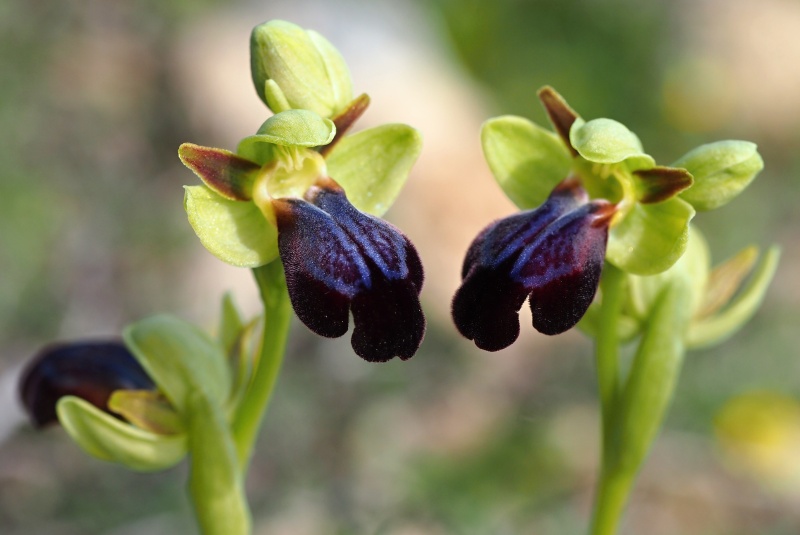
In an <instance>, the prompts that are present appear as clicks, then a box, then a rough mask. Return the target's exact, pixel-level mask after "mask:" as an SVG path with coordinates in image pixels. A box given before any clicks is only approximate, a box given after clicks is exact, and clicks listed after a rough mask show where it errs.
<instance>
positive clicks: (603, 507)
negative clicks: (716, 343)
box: [591, 278, 691, 535]
mask: <svg viewBox="0 0 800 535" xmlns="http://www.w3.org/2000/svg"><path fill="white" fill-rule="evenodd" d="M604 290H605V287H604ZM603 299H604V300H605V299H606V295H605V293H604V294H603ZM690 303H691V283H690V282H689V281H687V280H686V279H682V278H676V279H674V280H673V281H671V282H670V283H668V284H666V285H665V286H664V288H663V289H662V290H661V292H660V294H659V297H658V299H657V300H656V302H655V303H654V304H653V307H652V309H651V311H650V314H649V317H648V320H647V325H646V327H645V330H644V334H643V336H642V339H641V342H640V343H639V347H638V349H637V351H636V355H635V356H634V359H633V364H632V366H631V371H630V374H629V377H628V380H627V381H626V383H625V386H624V389H623V390H622V391H621V392H620V393H618V394H617V396H618V397H617V399H616V400H615V401H614V405H613V406H612V407H611V416H610V417H609V416H608V415H606V414H605V410H606V408H607V407H606V405H605V404H604V405H603V410H604V415H603V416H604V419H603V421H604V423H605V422H609V429H608V435H609V436H607V434H606V428H605V426H604V429H603V431H604V437H603V447H604V451H603V456H602V466H601V470H600V480H599V482H598V490H597V497H596V498H595V509H594V518H593V521H592V531H591V533H592V535H614V534H615V533H616V532H617V526H618V525H619V521H620V518H621V516H622V512H623V510H624V508H625V504H626V502H627V500H628V496H629V495H630V492H631V488H632V486H633V483H634V480H635V477H636V474H637V473H638V471H639V468H640V467H641V465H642V463H643V462H644V460H645V458H646V456H647V453H648V452H649V450H650V446H651V445H652V443H653V441H654V440H655V438H656V435H657V434H658V430H659V429H660V428H661V424H662V422H663V420H664V415H665V413H666V410H667V407H668V406H669V403H670V401H671V400H672V395H673V393H674V390H675V384H676V382H677V378H678V375H679V373H680V369H681V364H682V363H683V355H684V345H683V339H684V336H685V332H686V327H687V325H688V321H689V315H690V314H691V307H690V306H689V305H690ZM605 319H606V318H603V320H605ZM614 326H616V325H614ZM607 335H609V334H608V333H607V332H605V331H603V330H601V331H600V333H598V352H599V350H600V348H601V347H602V344H601V342H600V341H601V340H603V337H604V336H607ZM609 336H610V335H609ZM601 375H602V374H601ZM607 446H608V447H612V446H613V450H610V451H609V450H607V449H606V447H607Z"/></svg>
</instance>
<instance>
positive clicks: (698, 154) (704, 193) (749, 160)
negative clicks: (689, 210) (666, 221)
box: [672, 140, 764, 210]
mask: <svg viewBox="0 0 800 535" xmlns="http://www.w3.org/2000/svg"><path fill="white" fill-rule="evenodd" d="M672 167H683V168H684V169H686V170H687V171H689V172H690V173H691V174H692V176H693V177H694V186H692V187H691V188H689V189H688V190H686V191H684V192H683V193H681V197H682V198H683V199H685V200H686V201H688V202H690V203H691V204H692V206H694V207H695V208H696V209H697V210H713V209H714V208H719V207H720V206H722V205H723V204H726V203H727V202H729V201H730V200H731V199H733V198H734V197H736V196H737V195H739V193H741V192H742V190H744V188H746V187H747V185H748V184H750V182H752V181H753V179H754V178H755V177H756V175H757V174H758V173H759V172H760V171H761V170H762V169H763V168H764V161H763V160H762V159H761V155H760V154H758V147H757V146H756V144H755V143H750V142H748V141H732V140H728V141H718V142H716V143H709V144H707V145H701V146H700V147H697V148H696V149H694V150H692V151H690V152H688V153H687V154H686V155H684V156H682V157H681V158H680V159H679V160H678V161H676V162H675V163H674V164H672Z"/></svg>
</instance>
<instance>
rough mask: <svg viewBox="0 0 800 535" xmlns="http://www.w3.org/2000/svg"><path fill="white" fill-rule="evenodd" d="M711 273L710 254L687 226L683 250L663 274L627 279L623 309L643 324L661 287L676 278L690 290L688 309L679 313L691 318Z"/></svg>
mask: <svg viewBox="0 0 800 535" xmlns="http://www.w3.org/2000/svg"><path fill="white" fill-rule="evenodd" d="M710 271H711V253H710V251H709V249H708V244H707V243H706V240H705V238H704V237H703V235H702V234H701V233H700V231H699V230H697V229H696V228H695V227H694V226H693V225H690V227H689V239H688V241H687V245H686V251H685V252H684V253H683V255H681V257H680V258H679V259H678V261H677V262H675V264H673V265H672V267H670V268H669V269H667V270H666V271H663V272H661V273H657V274H655V275H650V276H644V277H642V276H638V275H629V276H628V292H629V299H628V301H629V302H628V306H627V309H628V310H629V311H630V313H631V314H633V315H635V316H636V317H637V318H639V319H640V321H646V320H647V318H648V316H649V315H650V312H651V309H652V307H653V305H654V304H655V302H656V301H657V299H658V297H659V295H660V294H661V291H662V290H663V288H664V287H665V286H667V285H669V284H672V282H673V281H675V280H676V279H680V280H681V281H683V282H684V283H685V284H686V285H688V286H689V288H690V294H691V299H690V305H689V310H687V311H683V313H685V314H688V315H689V316H690V317H694V316H695V315H696V314H697V311H698V310H699V309H700V308H701V306H702V305H703V302H704V299H705V296H706V292H707V288H708V280H709V272H710Z"/></svg>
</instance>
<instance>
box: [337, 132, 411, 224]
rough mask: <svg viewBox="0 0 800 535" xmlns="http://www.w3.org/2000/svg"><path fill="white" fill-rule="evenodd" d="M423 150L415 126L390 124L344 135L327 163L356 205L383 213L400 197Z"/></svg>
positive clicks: (373, 212) (378, 214)
mask: <svg viewBox="0 0 800 535" xmlns="http://www.w3.org/2000/svg"><path fill="white" fill-rule="evenodd" d="M421 150H422V138H421V136H420V135H419V132H417V131H416V130H415V129H413V128H411V127H410V126H407V125H404V124H386V125H383V126H378V127H376V128H370V129H368V130H363V131H361V132H358V133H357V134H353V135H351V136H346V137H344V138H343V139H342V140H341V141H340V142H339V143H338V144H337V145H336V147H335V148H334V149H333V151H331V153H330V155H329V156H328V158H327V160H326V163H327V166H328V173H329V174H330V176H331V178H333V179H334V180H335V181H336V182H338V183H339V184H340V185H341V186H342V187H343V188H344V190H345V192H346V193H347V198H348V200H349V201H350V202H351V203H352V204H353V206H355V207H356V208H358V209H359V210H361V211H363V212H367V213H369V214H372V215H376V216H381V215H383V214H384V213H386V211H387V210H388V209H389V207H390V206H391V205H392V203H393V202H394V200H395V199H396V198H397V195H398V194H399V193H400V190H401V189H402V187H403V184H404V183H405V181H406V179H407V178H408V174H409V172H410V171H411V167H412V166H413V165H414V162H416V161H417V157H418V156H419V153H420V151H421Z"/></svg>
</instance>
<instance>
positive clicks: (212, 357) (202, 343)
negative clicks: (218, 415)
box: [123, 314, 231, 418]
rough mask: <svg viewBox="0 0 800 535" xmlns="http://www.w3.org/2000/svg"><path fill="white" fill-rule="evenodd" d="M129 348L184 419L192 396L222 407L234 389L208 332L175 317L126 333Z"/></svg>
mask: <svg viewBox="0 0 800 535" xmlns="http://www.w3.org/2000/svg"><path fill="white" fill-rule="evenodd" d="M123 338H124V339H125V345H126V346H128V349H130V350H131V352H132V353H133V354H134V356H135V357H136V360H138V361H139V363H140V364H141V365H142V367H143V368H144V369H145V371H146V372H147V374H148V375H149V376H150V377H152V379H153V381H154V382H155V383H156V385H158V388H159V390H160V391H161V393H163V394H164V395H165V396H166V397H167V399H168V400H169V401H170V403H172V406H173V407H175V409H176V410H177V411H178V413H179V414H180V415H181V417H183V418H185V417H186V410H187V403H188V401H187V400H188V398H189V396H190V395H193V394H195V393H202V394H203V395H204V396H205V397H207V398H208V399H210V400H211V401H212V402H214V403H218V404H222V403H223V402H224V401H225V400H226V399H227V397H228V394H229V393H230V388H231V379H230V371H229V369H228V363H227V359H226V357H225V355H224V354H223V352H222V348H221V347H220V346H219V345H218V344H216V343H215V342H214V341H213V340H212V339H211V338H210V337H209V336H208V335H207V334H206V333H205V332H204V331H202V330H201V329H199V328H198V327H196V326H194V325H192V324H191V323H187V322H185V321H183V320H181V319H178V318H176V317H174V316H169V315H166V314H162V315H157V316H152V317H149V318H145V319H143V320H141V321H138V322H136V323H134V324H133V325H130V326H129V327H128V328H126V329H125V331H124V332H123Z"/></svg>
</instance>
